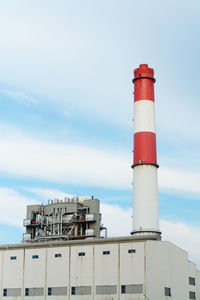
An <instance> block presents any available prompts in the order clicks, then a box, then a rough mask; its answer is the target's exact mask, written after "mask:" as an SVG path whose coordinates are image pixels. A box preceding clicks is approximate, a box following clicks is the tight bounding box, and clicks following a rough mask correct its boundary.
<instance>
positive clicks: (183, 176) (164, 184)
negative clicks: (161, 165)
mask: <svg viewBox="0 0 200 300" xmlns="http://www.w3.org/2000/svg"><path fill="white" fill-rule="evenodd" d="M158 181H159V187H160V188H161V189H169V190H179V191H186V192H190V193H194V194H200V185H199V182H200V174H199V173H195V172H191V171H187V172H184V171H182V170H181V171H179V170H176V169H161V170H159V176H158Z"/></svg>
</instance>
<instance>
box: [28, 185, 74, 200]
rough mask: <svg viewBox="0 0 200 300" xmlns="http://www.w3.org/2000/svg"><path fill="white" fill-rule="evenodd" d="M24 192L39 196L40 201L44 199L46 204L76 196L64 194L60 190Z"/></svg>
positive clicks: (35, 189)
mask: <svg viewBox="0 0 200 300" xmlns="http://www.w3.org/2000/svg"><path fill="white" fill-rule="evenodd" d="M23 190H25V191H27V192H29V193H31V194H34V195H35V196H38V197H39V198H40V199H42V200H43V201H44V202H46V201H47V200H49V199H56V198H58V199H64V198H65V197H69V198H71V197H73V196H74V195H71V194H67V193H64V192H62V191H60V190H56V189H44V188H23Z"/></svg>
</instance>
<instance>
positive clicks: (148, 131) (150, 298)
mask: <svg viewBox="0 0 200 300" xmlns="http://www.w3.org/2000/svg"><path fill="white" fill-rule="evenodd" d="M133 82H134V86H135V90H134V107H135V109H134V111H135V115H134V120H135V128H134V129H135V131H134V160H133V166H132V168H133V178H134V180H133V186H134V199H133V228H132V232H131V235H130V236H128V237H113V238H111V237H109V238H108V237H107V229H106V228H105V227H104V226H103V225H102V224H101V214H100V208H99V200H98V199H95V198H93V197H92V198H84V197H78V198H73V199H64V200H62V201H61V200H58V199H57V200H56V201H52V200H50V201H49V203H48V204H47V205H30V206H28V207H27V216H26V219H25V220H24V226H25V228H26V232H25V233H24V235H23V242H22V243H21V244H13V245H2V246H0V274H1V275H0V300H4V299H9V300H25V299H27V300H28V299H29V300H35V299H37V300H47V299H49V300H50V299H52V300H189V299H197V300H200V272H199V271H198V270H197V268H196V265H195V264H193V263H192V262H191V261H189V260H188V254H187V252H186V251H184V250H183V249H181V248H180V247H177V246H176V245H174V244H172V243H170V242H168V241H162V240H161V232H160V229H159V213H158V187H157V169H158V164H157V157H156V131H155V108H154V105H155V104H154V82H155V79H154V71H153V69H151V68H149V67H148V65H146V64H143V65H140V67H139V68H137V69H136V70H135V71H134V80H133ZM130 231H131V230H130Z"/></svg>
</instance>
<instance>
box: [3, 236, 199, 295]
mask: <svg viewBox="0 0 200 300" xmlns="http://www.w3.org/2000/svg"><path fill="white" fill-rule="evenodd" d="M11 257H12V259H11ZM15 257H16V259H15ZM189 277H192V278H195V280H196V282H195V283H196V284H197V283H199V282H200V275H199V273H198V274H197V271H196V267H195V265H194V264H192V263H190V262H188V260H187V253H186V252H185V251H183V250H182V249H180V248H178V247H176V246H175V245H172V244H171V243H168V242H159V241H139V242H136V241H131V240H130V241H128V242H119V241H117V242H112V243H111V242H110V243H106V242H105V240H102V242H101V243H98V244H93V243H92V242H88V244H87V243H83V244H78V243H77V244H71V245H65V246H58V247H50V246H49V247H41V248H37V247H36V246H34V245H33V247H32V248H24V249H23V248H22V249H17V248H16V249H8V250H1V251H0V299H1V300H2V299H4V300H5V299H9V300H14V299H15V300H22V299H24V300H25V299H27V300H29V299H30V300H35V299H37V300H42V299H47V300H50V299H52V300H64V299H65V300H66V299H67V300H79V299H80V300H146V299H150V300H162V299H163V300H167V299H168V300H169V299H173V300H180V299H181V300H186V299H187V300H188V299H189V291H194V292H195V293H196V297H199V292H198V291H197V290H196V287H197V286H196V285H195V286H193V285H192V286H191V285H189ZM199 286H200V285H199ZM165 287H168V288H170V289H171V297H167V296H165V294H164V288H165ZM25 293H26V294H27V293H28V294H29V295H27V296H26V295H25ZM73 293H74V294H75V295H73ZM5 294H7V295H5ZM3 295H4V296H3ZM144 295H146V297H145V296H144ZM196 299H199V298H196Z"/></svg>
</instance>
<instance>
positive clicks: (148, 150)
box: [132, 64, 160, 237]
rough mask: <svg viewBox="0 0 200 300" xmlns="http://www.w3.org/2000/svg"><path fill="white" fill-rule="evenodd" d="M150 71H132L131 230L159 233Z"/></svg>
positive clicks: (151, 76) (152, 72)
mask: <svg viewBox="0 0 200 300" xmlns="http://www.w3.org/2000/svg"><path fill="white" fill-rule="evenodd" d="M154 82H155V79H154V70H153V69H151V68H149V67H148V65H146V64H142V65H140V66H139V68H137V69H135V70H134V79H133V83H134V162H133V166H132V168H133V192H134V199H133V232H132V234H135V235H136V234H137V235H145V236H148V235H149V236H151V237H152V235H154V236H156V237H157V236H160V231H159V216H158V184H157V169H158V165H157V157H156V130H155V104H154Z"/></svg>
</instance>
